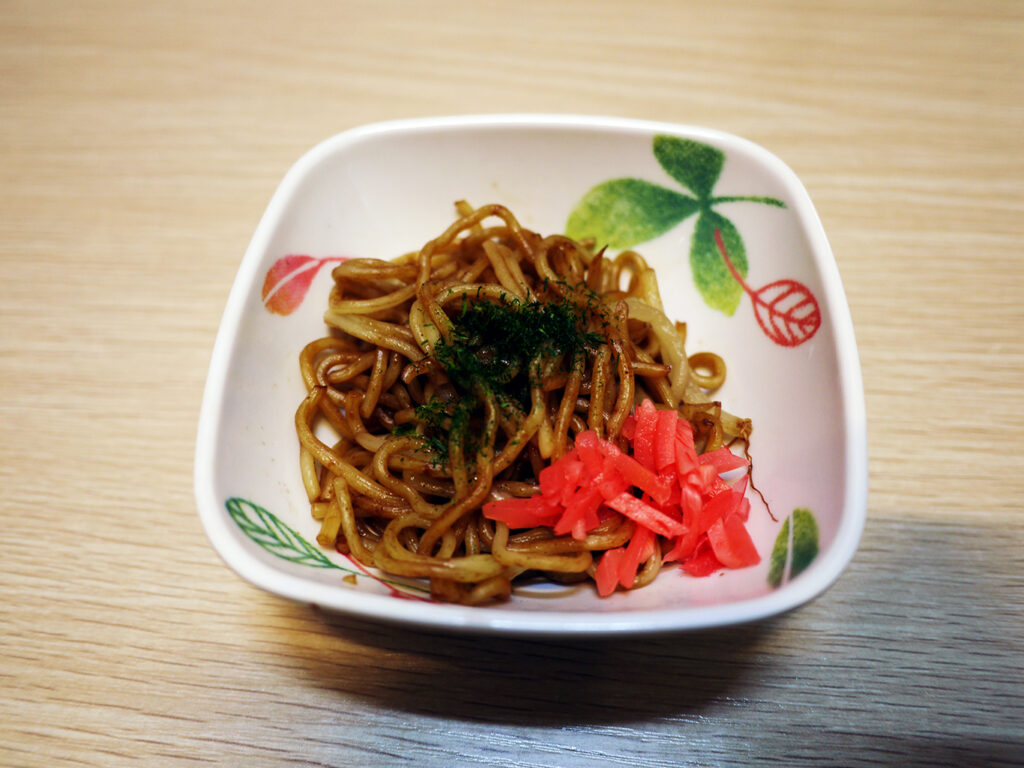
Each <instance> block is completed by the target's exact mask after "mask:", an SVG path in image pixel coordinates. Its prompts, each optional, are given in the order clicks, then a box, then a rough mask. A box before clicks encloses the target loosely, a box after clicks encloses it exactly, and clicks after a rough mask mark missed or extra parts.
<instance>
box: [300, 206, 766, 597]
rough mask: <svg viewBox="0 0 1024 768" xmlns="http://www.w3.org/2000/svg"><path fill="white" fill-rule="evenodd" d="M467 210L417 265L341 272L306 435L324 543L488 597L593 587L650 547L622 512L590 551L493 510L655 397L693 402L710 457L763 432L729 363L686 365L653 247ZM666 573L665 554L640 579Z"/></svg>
mask: <svg viewBox="0 0 1024 768" xmlns="http://www.w3.org/2000/svg"><path fill="white" fill-rule="evenodd" d="M456 208H457V212H458V216H459V217H458V219H457V221H455V223H454V224H452V225H451V226H450V227H449V228H448V229H447V230H446V231H445V232H444V233H442V234H441V235H440V236H439V237H437V238H436V239H434V240H431V241H430V242H428V243H427V244H426V245H424V246H423V248H422V249H421V250H420V251H419V252H418V253H409V254H406V255H404V256H401V257H399V258H397V259H395V260H394V261H382V260H377V259H352V260H349V261H346V262H343V263H342V264H340V265H339V266H338V267H336V268H335V269H334V271H333V278H334V287H333V290H332V291H331V294H330V299H329V306H328V309H327V312H326V314H325V320H326V323H327V325H328V326H330V327H331V329H332V332H331V334H330V335H328V336H325V337H324V338H321V339H317V340H315V341H312V342H311V343H309V344H308V345H307V346H306V347H305V348H304V349H303V350H302V353H301V355H300V364H301V370H302V376H303V379H304V380H305V384H306V388H307V390H308V396H307V397H306V398H305V399H304V400H303V401H302V403H301V404H300V406H299V408H298V411H297V413H296V418H295V423H296V428H297V431H298V436H299V440H300V443H301V449H300V463H301V469H302V476H303V481H304V483H305V487H306V491H307V493H308V496H309V500H310V503H311V508H312V513H313V516H314V517H315V518H317V519H318V520H319V521H320V525H321V528H320V533H319V535H318V537H317V539H318V541H319V543H320V544H321V545H322V546H325V547H336V548H337V549H338V550H340V551H342V552H345V553H348V554H350V555H351V556H352V557H354V558H355V559H356V560H358V561H359V562H360V563H362V564H364V565H366V566H368V567H376V568H379V569H380V570H382V571H384V572H387V573H389V574H393V575H396V576H402V577H415V578H424V579H429V580H430V585H431V591H432V593H433V594H434V596H435V597H436V598H438V599H441V600H445V601H451V602H460V603H467V604H477V603H482V602H486V601H489V600H494V599H504V598H507V597H508V596H509V594H510V590H511V582H512V580H513V579H514V578H516V577H520V576H522V575H523V574H530V575H537V574H543V575H544V576H546V577H548V578H552V579H555V580H560V581H575V580H583V579H586V578H588V577H592V576H593V574H594V570H595V565H596V562H597V559H598V558H599V557H600V553H601V552H603V551H605V550H608V549H611V548H614V547H619V546H621V545H622V544H623V543H625V542H626V541H628V540H629V538H630V536H631V535H632V533H633V530H634V523H633V522H632V521H631V520H629V519H627V518H625V517H623V516H621V515H619V514H617V513H616V514H612V515H610V516H608V517H607V519H605V520H604V521H603V522H602V523H601V524H600V525H599V526H598V527H597V528H594V529H593V530H591V531H589V532H588V533H587V535H586V536H585V537H584V538H582V539H574V538H572V537H570V536H564V535H563V536H556V535H554V533H553V531H552V530H551V529H549V528H537V529H533V530H525V531H517V532H515V533H510V531H509V529H508V527H507V526H506V525H505V524H504V523H502V522H494V521H492V520H489V519H487V518H486V517H484V516H483V514H482V513H481V507H482V505H483V504H484V503H485V502H486V501H488V500H493V499H502V498H509V497H528V496H531V495H532V494H534V493H535V492H536V491H537V489H538V476H539V473H540V471H541V469H542V468H543V467H544V466H545V465H546V464H548V463H549V462H551V461H553V460H556V459H558V458H559V457H561V456H563V455H565V454H566V452H567V451H568V450H570V449H571V447H572V445H573V440H574V436H575V435H577V434H579V433H581V432H583V431H585V430H593V431H594V432H596V433H597V435H598V436H599V437H602V438H604V439H606V440H612V441H621V439H622V438H621V437H620V433H621V430H622V428H623V425H624V423H625V421H626V419H627V417H628V416H629V414H630V413H631V411H632V410H633V409H634V407H635V405H636V404H637V403H639V402H641V400H642V399H644V398H650V399H651V400H652V401H653V402H654V403H656V404H658V405H659V406H661V407H665V408H672V409H678V412H679V413H680V414H681V415H682V416H683V417H684V418H686V419H687V420H689V421H690V423H691V424H692V425H693V427H694V432H695V435H696V440H697V444H698V450H710V449H713V448H716V447H719V446H721V445H723V444H727V443H729V442H731V441H733V440H735V439H744V440H745V439H746V438H747V436H748V435H749V432H750V423H749V422H748V421H746V420H741V419H738V418H736V417H734V416H731V415H729V414H728V413H726V412H725V411H723V410H722V408H721V405H720V404H719V403H717V402H713V401H711V400H710V399H709V397H708V395H707V392H708V391H712V390H714V389H716V388H717V387H718V386H720V385H721V383H722V382H723V380H724V379H725V373H726V371H725V364H724V363H723V361H722V359H721V358H720V357H719V356H717V355H715V354H712V353H708V352H702V353H698V354H696V355H693V356H691V357H689V358H688V357H687V355H686V351H685V346H684V343H685V338H686V326H685V324H683V323H673V322H672V321H670V320H669V319H668V318H667V317H666V315H665V312H664V309H663V306H662V302H661V297H660V295H659V292H658V286H657V281H656V278H655V273H654V271H653V270H652V269H651V268H649V267H648V265H647V263H646V262H645V261H644V259H643V258H642V257H641V256H640V255H639V254H637V253H635V252H632V251H626V252H623V253H620V254H618V255H617V256H615V257H614V258H609V257H608V256H606V255H605V254H604V253H603V252H601V251H595V249H594V247H593V244H592V243H588V242H574V241H572V240H570V239H568V238H566V237H563V236H561V235H551V236H548V237H542V236H540V235H538V234H536V233H534V232H531V231H529V230H527V229H524V228H523V227H522V226H521V225H520V224H519V222H518V221H517V220H516V219H515V217H514V216H513V215H512V214H511V213H510V212H509V211H508V210H507V209H506V208H504V207H502V206H500V205H486V206H483V207H481V208H477V209H473V208H472V207H470V206H469V205H467V204H466V203H458V204H457V205H456ZM488 334H489V335H488ZM324 425H329V427H330V430H329V431H330V432H331V433H332V437H331V438H323V437H322V436H323V434H325V433H326V432H327V431H328V430H327V429H326V428H325V426H324ZM660 567H661V552H660V551H659V550H658V549H657V547H656V548H655V551H654V553H653V554H652V555H651V556H650V558H648V560H647V562H646V563H645V564H644V565H643V567H641V569H640V571H639V574H638V576H637V581H636V583H635V584H634V586H642V585H643V584H646V583H648V582H650V581H651V580H652V579H653V578H654V577H655V576H656V575H657V573H658V570H659V568H660Z"/></svg>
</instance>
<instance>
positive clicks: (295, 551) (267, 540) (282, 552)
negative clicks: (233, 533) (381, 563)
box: [226, 498, 347, 570]
mask: <svg viewBox="0 0 1024 768" xmlns="http://www.w3.org/2000/svg"><path fill="white" fill-rule="evenodd" d="M226 506H227V510H228V514H229V515H231V518H232V519H233V520H234V521H235V522H236V523H238V527H239V528H241V529H242V531H243V532H244V533H245V535H246V536H248V537H249V538H250V539H252V540H253V541H255V542H256V543H257V544H259V545H260V546H261V547H263V548H264V549H265V550H267V552H270V553H271V554H272V555H276V556H277V557H280V558H282V559H284V560H288V561H289V562H292V563H297V564H299V565H311V566H313V567H314V568H337V569H338V570H347V569H345V568H341V567H340V566H338V565H336V564H335V563H333V562H332V561H331V560H330V559H329V558H328V557H327V555H325V554H324V553H323V552H321V551H320V550H319V549H317V548H316V547H314V546H313V545H312V544H310V543H309V542H308V541H306V540H305V539H304V538H302V536H300V535H299V534H298V533H296V532H295V530H293V529H292V528H290V527H288V526H287V525H285V524H284V523H282V522H281V521H280V520H279V519H278V518H277V517H276V516H275V515H274V514H272V513H271V512H268V511H267V510H265V509H264V508H263V507H261V506H258V505H256V504H253V503H252V502H251V501H246V500H245V499H238V498H233V499H228V500H227V502H226Z"/></svg>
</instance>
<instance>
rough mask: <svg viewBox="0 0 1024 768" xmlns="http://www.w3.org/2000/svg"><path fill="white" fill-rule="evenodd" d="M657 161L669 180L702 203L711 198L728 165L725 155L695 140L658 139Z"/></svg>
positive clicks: (669, 137) (655, 142)
mask: <svg viewBox="0 0 1024 768" xmlns="http://www.w3.org/2000/svg"><path fill="white" fill-rule="evenodd" d="M654 157H655V158H657V160H658V162H659V163H661V167H662V168H664V169H665V172H666V173H668V175H669V176H671V177H672V178H673V179H675V180H676V181H678V182H679V183H680V184H682V185H683V186H684V187H687V188H688V189H689V190H690V191H691V192H693V193H694V194H695V195H697V197H698V198H699V199H700V200H702V201H703V200H707V199H708V198H709V197H710V196H711V190H712V189H714V187H715V182H717V181H718V177H719V176H720V175H721V173H722V166H723V165H725V154H724V153H723V152H722V151H720V150H718V149H715V148H714V147H711V146H708V145H707V144H701V143H700V142H698V141H693V140H692V139H678V138H676V137H674V136H655V137H654Z"/></svg>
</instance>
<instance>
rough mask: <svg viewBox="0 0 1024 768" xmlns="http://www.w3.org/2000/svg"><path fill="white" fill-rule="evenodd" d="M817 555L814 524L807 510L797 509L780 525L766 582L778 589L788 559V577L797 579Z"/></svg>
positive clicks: (784, 575)
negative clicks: (790, 531)
mask: <svg viewBox="0 0 1024 768" xmlns="http://www.w3.org/2000/svg"><path fill="white" fill-rule="evenodd" d="M790 521H792V525H793V535H792V547H790V538H791V537H790V534H789V526H790ZM817 556H818V522H817V521H816V520H815V519H814V514H813V513H812V512H811V510H809V509H806V508H804V507H798V508H796V509H794V510H793V514H792V515H790V516H789V517H788V518H787V519H786V522H785V523H783V524H782V530H781V531H779V535H778V537H777V538H776V539H775V546H774V547H772V554H771V558H770V559H769V565H768V583H769V584H771V585H772V586H773V587H778V586H779V585H781V584H782V581H783V579H784V578H786V561H787V559H788V560H789V578H790V579H793V578H795V577H796V576H799V575H800V574H801V573H802V572H803V571H804V570H805V569H806V568H807V566H809V565H810V564H811V562H812V561H813V560H814V558H815V557H817Z"/></svg>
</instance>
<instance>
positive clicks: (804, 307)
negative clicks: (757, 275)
mask: <svg viewBox="0 0 1024 768" xmlns="http://www.w3.org/2000/svg"><path fill="white" fill-rule="evenodd" d="M750 298H751V300H752V301H753V302H754V316H755V317H757V323H758V325H760V326H761V330H763V331H764V332H765V335H766V336H768V338H769V339H771V340H772V341H774V342H775V343H776V344H781V345H782V346H784V347H795V346H797V345H799V344H803V343H804V342H805V341H807V340H808V339H809V338H811V336H813V335H814V334H815V333H817V331H818V328H819V327H820V326H821V310H820V309H819V308H818V302H817V300H816V299H815V298H814V294H813V293H811V292H810V290H808V288H807V286H806V285H804V284H803V283H798V282H797V281H796V280H776V281H775V282H774V283H769V284H768V285H766V286H764V287H763V288H760V289H758V290H757V291H755V292H753V293H751V294H750Z"/></svg>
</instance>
